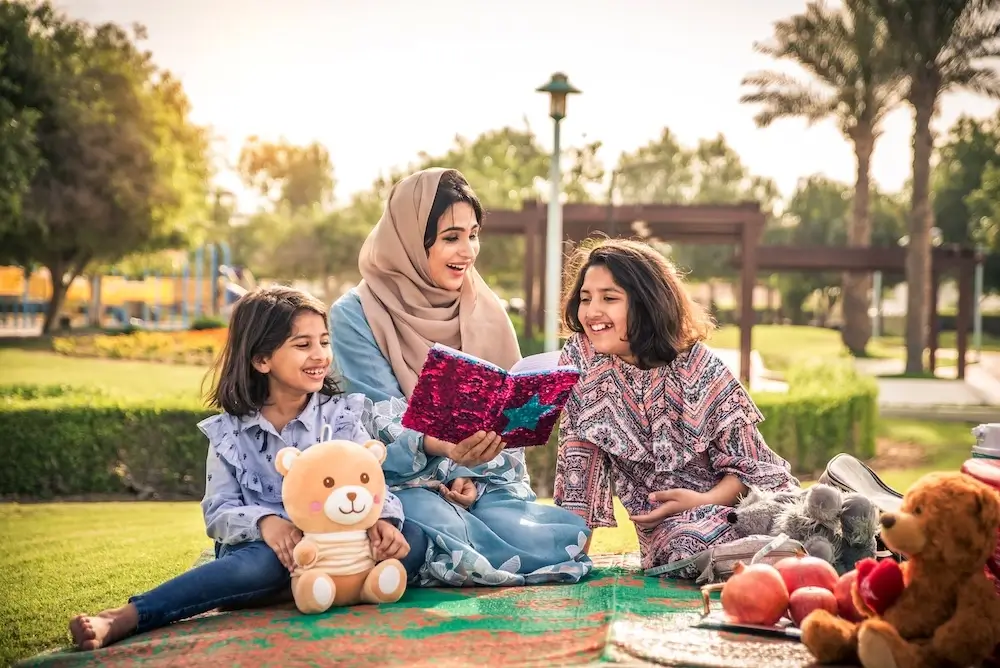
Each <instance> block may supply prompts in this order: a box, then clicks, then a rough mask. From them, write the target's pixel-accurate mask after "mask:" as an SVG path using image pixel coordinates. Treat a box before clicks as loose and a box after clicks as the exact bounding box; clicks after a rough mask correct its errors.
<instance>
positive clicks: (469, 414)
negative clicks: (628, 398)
mask: <svg viewBox="0 0 1000 668" xmlns="http://www.w3.org/2000/svg"><path fill="white" fill-rule="evenodd" d="M559 357H560V353H559V351H554V352H549V353H541V354H538V355H531V356H529V357H525V358H524V359H522V360H521V361H520V362H518V363H517V364H515V365H514V366H513V367H512V368H511V369H510V371H505V370H504V369H502V368H500V367H499V366H497V365H495V364H492V363H490V362H487V361H485V360H482V359H479V358H478V357H474V356H472V355H469V354H466V353H463V352H461V351H459V350H455V349H454V348H449V347H448V346H444V345H441V344H437V345H435V346H433V347H432V348H431V349H430V350H429V351H428V353H427V359H426V360H425V361H424V366H423V368H422V369H421V371H420V377H419V378H418V379H417V385H416V387H415V388H414V389H413V394H412V395H411V397H410V401H409V404H408V407H407V409H406V413H404V414H403V426H404V427H406V428H407V429H413V430H414V431H419V432H421V433H424V434H428V435H429V436H433V437H435V438H439V439H441V440H443V441H448V442H450V443H458V442H460V441H462V440H463V439H465V438H468V437H469V436H471V435H472V434H475V433H476V432H477V431H480V430H483V431H495V432H496V433H498V434H501V435H502V437H503V440H504V442H505V443H506V444H507V447H508V448H526V447H531V446H535V445H544V444H545V443H546V442H547V441H548V440H549V435H550V434H551V433H552V429H553V428H554V427H555V425H556V423H557V421H558V420H559V413H560V412H561V411H562V409H563V406H565V405H566V401H567V399H569V393H570V391H571V390H572V389H573V386H574V385H575V384H576V381H577V380H578V379H579V377H580V371H579V370H578V369H577V368H576V367H573V366H559Z"/></svg>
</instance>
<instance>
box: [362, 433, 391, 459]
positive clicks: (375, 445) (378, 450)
mask: <svg viewBox="0 0 1000 668" xmlns="http://www.w3.org/2000/svg"><path fill="white" fill-rule="evenodd" d="M365 450H367V451H368V452H370V453H372V454H373V455H375V459H377V460H378V463H379V464H381V463H382V462H384V461H385V457H386V455H387V454H388V453H387V452H386V450H385V444H384V443H382V441H376V440H374V439H372V440H370V441H367V442H366V443H365Z"/></svg>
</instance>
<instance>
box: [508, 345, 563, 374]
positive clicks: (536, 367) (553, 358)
mask: <svg viewBox="0 0 1000 668" xmlns="http://www.w3.org/2000/svg"><path fill="white" fill-rule="evenodd" d="M561 356H562V351H561V350H553V351H551V352H547V353H538V354H537V355H529V356H527V357H525V358H522V359H521V361H520V362H518V363H517V364H515V365H514V366H512V367H511V368H510V372H511V373H531V372H534V371H550V370H552V369H557V368H559V358H560V357H561Z"/></svg>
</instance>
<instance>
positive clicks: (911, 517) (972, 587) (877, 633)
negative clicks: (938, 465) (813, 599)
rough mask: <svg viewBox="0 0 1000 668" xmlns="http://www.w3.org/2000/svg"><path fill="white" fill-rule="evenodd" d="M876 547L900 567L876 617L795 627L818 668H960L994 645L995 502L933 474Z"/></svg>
mask: <svg viewBox="0 0 1000 668" xmlns="http://www.w3.org/2000/svg"><path fill="white" fill-rule="evenodd" d="M881 524H882V539H883V541H884V542H885V544H886V545H887V546H888V547H889V548H890V549H891V550H893V551H897V552H900V553H902V554H904V555H906V557H907V558H908V560H907V561H906V562H905V563H904V564H903V569H904V576H905V583H906V585H905V588H904V589H903V590H902V592H901V593H900V594H899V596H898V598H896V600H895V601H894V602H892V603H891V604H889V605H888V607H887V608H886V609H885V611H884V612H883V613H882V614H881V615H879V614H877V613H875V612H874V611H873V610H872V609H871V607H869V606H867V605H865V604H864V602H863V599H862V597H861V595H860V594H859V591H858V588H857V584H855V586H854V590H853V592H852V593H853V598H854V601H855V605H857V607H858V609H859V610H860V611H862V613H863V614H864V615H865V616H866V617H867V619H865V620H864V621H862V622H861V623H860V624H854V623H852V622H849V621H847V620H845V619H842V618H840V617H836V616H834V615H832V614H830V613H828V612H826V611H825V610H817V611H814V612H812V613H811V614H810V615H809V616H808V617H806V619H805V620H804V621H803V623H802V642H803V643H804V644H805V645H806V647H808V649H809V651H810V652H811V653H812V654H813V656H815V657H816V659H817V660H818V661H819V662H820V663H848V662H856V661H858V660H860V663H861V665H862V666H864V667H865V668H932V667H934V668H952V667H954V668H967V667H968V666H974V665H978V664H979V663H980V662H982V661H983V660H985V659H986V658H987V657H989V656H990V655H991V654H992V652H993V650H994V648H995V647H996V646H997V644H998V643H1000V597H998V596H997V594H996V591H995V590H994V589H993V586H992V584H990V582H989V580H987V578H986V575H985V573H984V565H985V564H986V560H987V558H988V557H989V556H990V554H992V552H993V547H994V545H995V543H996V535H997V528H998V527H1000V495H997V493H996V492H995V491H994V490H993V489H991V488H990V487H988V486H987V485H984V484H983V483H981V482H979V481H978V480H976V479H974V478H972V477H971V476H968V475H965V474H963V473H931V474H928V475H926V476H924V477H923V478H921V479H920V480H918V481H917V482H916V483H915V484H914V485H913V487H912V488H910V490H909V491H908V492H907V493H906V495H905V497H904V499H903V505H902V507H901V508H900V510H899V512H895V513H883V514H882V516H881Z"/></svg>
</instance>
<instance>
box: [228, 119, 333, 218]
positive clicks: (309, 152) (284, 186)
mask: <svg viewBox="0 0 1000 668" xmlns="http://www.w3.org/2000/svg"><path fill="white" fill-rule="evenodd" d="M237 171H238V172H239V175H240V179H241V180H242V181H243V183H244V184H245V185H246V186H247V187H248V188H251V189H253V190H256V191H257V192H259V193H260V194H261V195H262V196H263V197H265V198H266V199H268V200H269V201H270V202H272V203H273V204H275V205H277V206H287V207H288V208H289V209H290V210H291V211H292V212H293V213H294V212H297V211H299V210H301V209H305V208H311V207H319V208H321V209H329V208H330V206H332V204H333V190H334V185H335V182H334V177H333V163H332V162H331V160H330V153H329V151H327V150H326V147H324V146H323V145H322V144H320V143H319V142H312V143H311V144H308V145H306V146H295V145H293V144H289V143H288V142H287V141H285V140H284V139H281V140H279V141H278V142H266V141H263V140H261V139H260V138H259V137H257V136H252V137H250V138H248V139H247V141H246V143H245V144H244V145H243V148H242V149H241V150H240V157H239V163H238V166H237Z"/></svg>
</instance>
